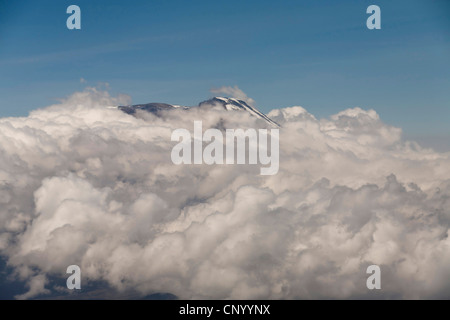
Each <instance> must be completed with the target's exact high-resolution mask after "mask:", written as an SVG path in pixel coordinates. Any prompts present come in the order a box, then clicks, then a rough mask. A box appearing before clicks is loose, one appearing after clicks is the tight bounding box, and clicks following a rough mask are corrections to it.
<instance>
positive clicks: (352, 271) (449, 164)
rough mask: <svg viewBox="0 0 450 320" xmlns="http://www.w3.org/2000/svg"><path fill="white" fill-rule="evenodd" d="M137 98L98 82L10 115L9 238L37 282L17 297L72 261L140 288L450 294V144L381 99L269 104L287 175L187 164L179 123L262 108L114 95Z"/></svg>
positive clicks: (5, 192)
mask: <svg viewBox="0 0 450 320" xmlns="http://www.w3.org/2000/svg"><path fill="white" fill-rule="evenodd" d="M221 92H225V91H223V90H222V91H221ZM128 103H129V99H128V97H126V96H119V97H111V96H110V95H109V94H108V93H107V92H104V91H99V90H97V89H92V88H91V89H87V90H85V91H84V92H79V93H75V94H73V95H72V96H70V97H69V98H67V99H66V100H64V101H62V102H61V103H60V104H56V105H52V106H49V107H47V108H45V109H41V110H35V111H33V112H31V113H30V115H29V116H28V117H24V118H2V119H0V141H1V144H0V253H1V255H2V256H3V257H4V259H6V260H7V262H8V265H9V266H11V267H12V268H13V270H14V274H13V276H14V277H15V278H16V279H18V280H21V281H26V283H27V286H28V288H29V290H28V291H27V292H24V293H23V294H22V295H19V296H17V298H19V299H27V298H33V297H36V296H39V295H42V294H46V293H49V292H50V291H52V290H61V288H59V287H60V286H64V284H65V278H64V277H66V275H65V271H66V268H67V266H69V265H72V264H76V265H79V266H80V267H81V270H82V275H83V284H85V283H86V282H88V283H89V282H95V281H102V282H106V283H108V284H109V286H111V287H112V288H115V289H117V290H118V291H122V292H125V291H127V290H130V289H133V290H135V291H137V292H138V293H139V294H141V295H142V296H145V295H149V294H152V293H157V292H169V293H172V294H174V295H176V296H177V297H179V298H183V299H200V298H202V299H203V298H206V299H226V298H232V299H263V298H264V299H297V298H304V299H311V298H331V299H333V298H337V299H347V298H374V297H376V298H401V299H416V298H450V268H449V266H450V240H449V237H448V230H449V223H450V154H449V153H438V152H435V151H433V150H430V149H423V148H421V147H419V146H418V145H417V144H415V143H414V142H405V141H402V139H401V130H400V129H398V128H394V127H391V126H389V125H387V124H385V123H383V122H382V121H381V120H380V118H379V116H378V115H377V113H376V112H375V111H374V110H362V109H359V108H354V109H348V110H344V111H342V112H340V113H338V114H336V115H334V116H332V117H331V118H330V119H322V120H318V119H316V118H315V117H314V116H313V115H312V114H310V113H308V112H307V111H306V110H305V109H303V108H302V107H291V108H284V109H276V110H273V111H272V112H270V114H269V116H270V117H271V118H272V119H274V120H275V121H277V122H278V123H280V124H281V125H282V128H281V129H280V169H279V172H278V174H277V175H275V176H261V175H259V167H257V166H256V167H255V166H249V165H234V166H233V165H229V166H227V165H216V166H208V165H184V166H183V165H182V166H177V165H174V164H172V162H171V160H170V152H171V148H172V147H173V145H174V143H173V142H171V141H170V136H171V132H172V130H174V129H176V128H187V129H190V128H192V126H193V121H194V120H202V121H203V125H204V128H206V127H208V126H209V127H220V126H222V127H228V128H248V127H253V128H257V127H261V126H263V125H264V124H262V123H261V122H259V120H258V119H256V118H255V117H252V116H250V115H248V114H245V113H242V112H238V111H236V112H230V111H225V110H218V109H215V108H211V110H209V111H205V109H204V108H201V110H200V109H191V110H189V111H184V110H172V111H168V112H165V113H162V115H161V117H156V116H154V115H153V114H149V113H145V112H140V111H138V114H137V116H136V117H134V116H131V115H127V114H125V113H123V112H121V111H120V110H117V109H113V108H107V106H114V105H125V104H128ZM371 264H377V265H379V266H380V267H381V270H382V279H381V286H382V289H381V290H376V292H375V291H369V290H368V289H367V288H366V279H367V277H368V275H367V274H366V273H365V272H366V268H367V266H369V265H371ZM54 277H60V278H61V279H62V281H60V282H59V283H54V281H53V282H52V281H51V279H53V278H54ZM83 284H82V286H83Z"/></svg>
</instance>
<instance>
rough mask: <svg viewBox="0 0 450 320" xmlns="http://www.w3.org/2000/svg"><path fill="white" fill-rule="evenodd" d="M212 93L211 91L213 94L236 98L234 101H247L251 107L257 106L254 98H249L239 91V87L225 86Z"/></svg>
mask: <svg viewBox="0 0 450 320" xmlns="http://www.w3.org/2000/svg"><path fill="white" fill-rule="evenodd" d="M210 91H211V93H212V94H215V95H225V96H227V97H229V98H234V99H238V100H242V101H245V102H247V103H248V104H249V105H250V106H255V100H253V99H252V98H249V97H248V96H247V94H246V93H245V92H244V91H242V90H241V89H239V87H238V86H234V87H231V86H223V87H220V88H213V89H211V90H210Z"/></svg>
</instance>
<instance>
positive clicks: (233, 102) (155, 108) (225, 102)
mask: <svg viewBox="0 0 450 320" xmlns="http://www.w3.org/2000/svg"><path fill="white" fill-rule="evenodd" d="M208 105H211V106H217V105H219V106H222V107H223V108H224V109H225V110H227V111H246V112H249V113H250V114H251V115H253V116H255V117H258V118H260V119H263V120H264V121H266V122H268V123H269V124H270V125H272V126H275V127H279V126H280V125H279V124H278V123H276V122H275V121H273V120H272V119H270V118H269V117H268V116H266V115H265V114H264V113H262V112H261V111H259V110H258V109H256V108H255V107H252V106H250V105H248V104H247V103H246V102H245V101H243V100H237V99H234V98H224V97H214V98H212V99H209V100H206V101H203V102H200V103H199V105H198V106H196V107H185V106H178V105H172V104H167V103H155V102H152V103H147V104H137V105H130V106H119V107H117V108H118V109H120V110H122V111H123V112H125V113H128V114H135V113H136V112H137V111H138V110H142V111H147V112H151V113H153V114H155V115H157V116H159V114H160V112H162V111H170V110H173V109H182V110H187V109H189V108H198V107H206V106H208Z"/></svg>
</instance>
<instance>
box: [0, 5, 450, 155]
mask: <svg viewBox="0 0 450 320" xmlns="http://www.w3.org/2000/svg"><path fill="white" fill-rule="evenodd" d="M71 4H76V5H78V6H80V8H81V13H82V29H81V30H72V31H71V30H68V29H67V28H66V19H67V17H68V16H69V15H68V14H66V8H67V7H68V6H69V5H71ZM371 4H376V5H378V6H380V7H381V19H382V29H381V30H368V29H367V28H366V19H367V17H368V16H369V15H368V14H366V8H367V7H368V6H369V5H371ZM80 78H83V79H85V80H86V82H85V83H80ZM104 82H107V83H109V84H110V88H111V91H112V93H126V94H129V95H130V96H131V97H132V99H133V103H145V102H168V103H174V104H185V105H194V104H197V103H198V102H200V101H202V100H204V99H206V98H208V97H210V96H211V94H210V93H209V90H210V89H211V88H214V87H220V86H224V85H226V86H234V85H237V86H239V87H240V88H241V89H242V90H243V91H244V92H246V93H247V95H248V96H250V97H252V98H253V99H255V100H256V103H257V106H258V107H259V108H260V109H261V110H262V111H263V112H268V111H269V110H271V109H273V108H278V107H286V106H292V105H301V106H303V107H305V108H306V109H307V110H308V111H310V112H311V113H313V114H314V115H315V116H316V117H327V116H329V115H331V114H333V113H336V112H339V111H341V110H343V109H345V108H349V107H356V106H359V107H362V108H373V109H375V110H376V111H377V112H378V113H379V114H380V115H381V117H382V119H383V120H384V121H385V122H387V123H389V124H392V125H396V126H399V127H401V128H402V129H403V130H404V132H405V135H406V136H407V137H414V138H416V137H417V138H418V139H419V140H423V141H430V143H436V141H438V143H439V144H440V145H441V147H442V144H444V145H445V144H446V145H449V142H448V141H449V140H448V139H449V138H450V126H449V120H450V111H449V110H450V1H447V0H410V1H400V0H396V1H392V0H389V1H386V0H371V1H365V0H343V1H335V0H320V1H313V0H309V1H304V0H296V1H287V0H281V1H273V0H272V1H266V0H258V1H254V0H253V1H249V0H240V1H235V0H228V1H211V0H208V1H198V0H191V1H185V0H183V1H170V0H167V1H162V0H158V1H155V0H153V1H136V0H130V1H117V0H109V1H100V0H96V1H92V0H89V1H86V0H77V1H65V0H58V1H48V0H43V1H20V0H18V1H8V0H0V97H1V100H0V116H22V115H26V114H27V113H28V112H29V111H30V110H33V109H36V108H38V107H43V106H46V105H49V104H52V103H54V102H55V101H56V99H57V98H61V97H64V96H67V95H69V94H70V93H72V92H74V91H79V90H82V89H83V88H84V87H85V86H95V85H97V84H98V83H104Z"/></svg>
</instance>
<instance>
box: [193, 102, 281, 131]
mask: <svg viewBox="0 0 450 320" xmlns="http://www.w3.org/2000/svg"><path fill="white" fill-rule="evenodd" d="M204 105H221V106H222V107H223V108H224V109H225V110H228V111H231V110H239V111H242V110H245V111H247V112H250V114H252V115H254V116H256V117H259V118H262V119H264V120H265V121H266V122H268V123H270V124H271V125H273V126H276V127H279V126H280V125H279V124H278V123H276V122H275V121H273V120H272V119H270V118H269V117H268V116H266V115H265V114H264V113H262V112H261V111H259V110H258V109H256V108H254V107H252V106H250V105H248V104H247V103H246V102H245V101H243V100H237V99H234V98H223V97H214V98H212V99H209V100H206V101H203V102H200V104H199V107H201V106H204Z"/></svg>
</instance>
